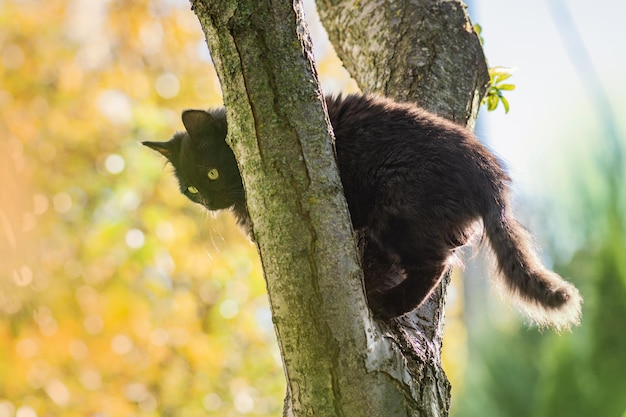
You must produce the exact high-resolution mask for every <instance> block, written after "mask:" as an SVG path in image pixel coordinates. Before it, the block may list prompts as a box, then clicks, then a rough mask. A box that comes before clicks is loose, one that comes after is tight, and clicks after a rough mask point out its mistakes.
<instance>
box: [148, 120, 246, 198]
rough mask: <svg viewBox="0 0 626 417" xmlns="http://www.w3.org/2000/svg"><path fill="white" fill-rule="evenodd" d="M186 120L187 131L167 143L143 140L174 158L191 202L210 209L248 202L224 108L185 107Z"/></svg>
mask: <svg viewBox="0 0 626 417" xmlns="http://www.w3.org/2000/svg"><path fill="white" fill-rule="evenodd" d="M182 119H183V124H184V125H185V129H186V132H179V133H176V134H175V135H174V136H173V137H172V139H170V140H169V141H167V142H142V143H143V144H144V145H145V146H148V147H149V148H152V149H154V150H156V151H158V152H159V153H161V154H162V155H163V156H165V157H166V158H167V159H168V160H169V161H170V163H171V164H172V166H173V167H174V173H175V175H176V178H177V179H178V183H179V185H180V191H181V192H182V193H183V194H185V195H186V196H187V197H188V198H189V199H190V200H191V201H193V202H196V203H198V204H202V205H203V206H205V207H206V208H207V209H209V210H220V209H225V208H228V207H232V206H235V205H237V206H241V205H243V204H245V196H244V190H243V185H242V182H241V175H240V174H239V169H238V167H237V161H236V160H235V155H234V154H233V152H232V150H231V149H230V147H229V146H228V144H227V143H226V115H225V113H224V110H223V109H220V110H212V111H204V110H185V111H184V112H183V115H182Z"/></svg>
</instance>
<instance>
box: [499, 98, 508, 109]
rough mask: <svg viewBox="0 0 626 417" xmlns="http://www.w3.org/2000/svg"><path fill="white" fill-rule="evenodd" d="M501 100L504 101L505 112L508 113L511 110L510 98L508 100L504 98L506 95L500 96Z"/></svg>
mask: <svg viewBox="0 0 626 417" xmlns="http://www.w3.org/2000/svg"><path fill="white" fill-rule="evenodd" d="M500 100H501V101H502V105H503V106H504V112H505V113H508V112H509V100H507V99H506V98H504V96H502V95H501V96H500Z"/></svg>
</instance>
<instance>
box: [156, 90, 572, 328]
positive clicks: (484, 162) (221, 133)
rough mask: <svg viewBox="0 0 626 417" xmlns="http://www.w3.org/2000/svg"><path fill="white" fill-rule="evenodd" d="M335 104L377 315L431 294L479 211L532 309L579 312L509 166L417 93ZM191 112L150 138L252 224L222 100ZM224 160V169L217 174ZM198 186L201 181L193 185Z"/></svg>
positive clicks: (212, 203) (540, 314)
mask: <svg viewBox="0 0 626 417" xmlns="http://www.w3.org/2000/svg"><path fill="white" fill-rule="evenodd" d="M326 104H327V107H328V114H329V116H330V120H331V123H332V125H333V129H334V133H335V138H336V142H335V146H336V150H337V159H338V165H339V170H340V175H341V181H342V183H343V187H344V192H345V195H346V199H347V202H348V206H349V209H350V215H351V217H352V223H353V226H354V229H355V230H356V231H357V232H358V233H359V234H360V235H361V236H363V237H364V239H365V241H366V244H365V245H364V246H363V247H365V248H367V249H366V250H365V251H364V256H363V266H364V272H365V277H366V286H367V289H368V299H369V303H370V307H372V309H373V310H374V311H375V312H376V313H378V315H379V316H382V317H396V316H399V315H402V314H404V313H407V312H409V311H411V310H413V309H414V308H416V307H418V306H419V305H420V304H421V303H422V302H423V301H424V300H425V299H426V298H428V296H429V295H430V293H431V292H432V290H433V289H434V288H435V287H436V285H437V284H438V283H439V282H440V280H441V277H442V275H443V273H444V272H445V270H446V269H447V268H448V267H449V265H450V260H451V259H452V258H453V257H454V252H455V250H456V249H457V248H458V247H460V246H462V245H464V244H466V243H468V241H469V240H470V238H471V237H472V236H473V235H474V234H475V227H473V226H475V224H476V222H477V221H479V220H482V222H483V224H484V227H485V231H486V236H487V238H488V239H489V242H490V246H491V248H492V250H493V252H494V254H495V258H496V261H497V265H498V269H499V270H500V272H501V275H502V276H503V278H504V283H505V286H506V288H507V289H508V290H509V291H510V292H511V293H512V294H513V295H514V296H516V297H515V298H516V299H517V300H519V301H521V304H522V306H523V307H524V310H526V312H527V313H528V314H529V315H530V316H531V317H532V318H533V319H534V320H535V321H537V322H538V323H539V324H540V325H553V326H554V327H556V328H557V329H561V328H566V327H569V326H570V325H572V324H576V323H577V322H578V321H579V317H580V304H581V301H582V300H581V298H580V296H579V294H578V291H577V290H576V288H575V287H574V286H572V285H571V284H569V283H567V282H566V281H564V280H563V279H562V278H561V277H559V276H558V275H557V274H555V273H553V272H551V271H549V270H547V269H546V268H545V267H543V265H542V264H541V263H540V262H539V260H538V258H537V255H536V254H535V252H534V250H533V247H532V245H531V243H530V238H529V236H528V234H527V233H526V232H525V230H524V228H523V227H522V226H521V225H520V224H519V223H518V222H517V221H516V220H515V219H514V218H513V217H512V216H511V212H510V209H509V202H508V183H509V177H508V176H507V174H506V172H505V171H504V169H503V167H502V164H501V163H500V161H499V160H498V159H497V158H496V157H495V156H494V155H493V154H492V153H491V152H489V150H488V149H487V148H486V147H485V146H483V145H482V144H481V143H480V142H479V141H478V140H477V139H476V138H475V137H474V136H473V135H472V134H471V133H470V132H468V131H467V130H466V129H464V128H463V127H460V126H458V125H456V124H454V123H452V122H450V121H447V120H445V119H443V118H440V117H438V116H435V115H433V114H431V113H428V112H427V111H425V110H423V109H421V108H419V107H417V106H415V105H413V104H400V103H396V102H394V101H392V100H389V99H385V98H381V97H376V96H371V95H365V96H361V95H350V96H347V97H345V98H341V97H339V98H327V99H326ZM183 123H184V125H185V128H186V130H187V132H186V133H177V134H176V135H175V136H174V137H173V138H172V139H171V140H170V141H169V142H144V144H145V145H147V146H149V147H151V148H153V149H156V150H157V151H159V152H161V153H162V154H163V155H165V156H166V157H167V158H168V159H169V160H170V161H171V163H172V165H173V166H174V170H175V173H176V176H177V178H178V180H179V182H180V187H181V191H182V192H183V193H184V194H185V195H187V196H188V197H189V198H190V199H191V200H193V201H195V202H197V203H200V204H203V205H204V206H205V207H206V208H208V209H209V210H219V209H224V208H227V207H232V208H233V209H234V213H235V215H236V216H237V218H238V220H239V223H240V224H243V225H246V226H247V225H248V223H249V217H248V214H247V211H246V206H245V197H244V190H243V186H242V182H241V177H240V175H239V171H238V168H237V164H236V161H235V157H234V155H233V153H232V151H231V150H230V148H229V147H228V145H227V144H226V142H225V137H226V117H225V114H224V111H223V109H222V110H215V111H210V112H205V111H202V110H188V111H185V112H184V113H183ZM215 167H217V168H218V169H219V179H218V180H209V179H208V178H207V176H206V174H207V172H208V170H210V169H212V168H215ZM190 185H192V186H194V187H196V188H197V189H198V191H199V192H198V193H196V194H191V193H189V191H188V190H187V187H189V186H190ZM399 273H400V274H403V275H404V276H405V279H404V280H402V281H401V282H400V283H399V284H397V285H395V286H392V287H391V288H389V289H380V288H384V285H382V286H379V287H377V288H376V289H374V288H373V287H374V285H373V284H371V283H373V282H375V281H379V283H380V281H381V274H382V275H384V277H383V278H382V281H384V280H385V279H386V277H387V276H397V275H398V274H399Z"/></svg>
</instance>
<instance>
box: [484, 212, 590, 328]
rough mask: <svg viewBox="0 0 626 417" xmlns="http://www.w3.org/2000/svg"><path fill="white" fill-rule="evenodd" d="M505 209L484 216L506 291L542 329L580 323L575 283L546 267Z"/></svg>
mask: <svg viewBox="0 0 626 417" xmlns="http://www.w3.org/2000/svg"><path fill="white" fill-rule="evenodd" d="M503 206H506V205H500V207H493V208H492V209H490V210H489V212H488V213H486V214H485V215H484V216H483V223H484V225H485V231H486V234H487V237H488V239H489V242H490V244H491V248H492V250H493V252H494V254H495V258H496V262H497V266H498V269H499V271H500V273H501V274H500V275H501V276H502V278H503V279H502V280H503V283H504V286H505V288H506V290H508V292H509V293H511V295H512V296H513V299H514V301H516V302H517V303H518V304H519V307H520V308H521V309H522V310H523V311H524V312H525V313H526V314H527V315H528V316H529V317H530V318H531V319H532V320H534V321H535V322H536V323H537V324H538V325H539V326H552V327H554V328H555V329H556V330H559V331H560V330H564V329H568V328H570V327H571V326H572V325H577V324H578V323H579V322H580V316H581V304H582V298H581V296H580V294H579V292H578V290H577V289H576V287H574V286H573V285H572V284H570V283H569V282H567V281H565V280H564V279H563V278H561V277H560V276H559V275H558V274H556V273H554V272H552V271H550V270H548V269H547V268H546V267H544V266H543V265H542V263H541V261H540V260H539V258H538V256H537V255H536V252H535V249H534V248H533V244H532V239H531V237H530V235H529V234H528V233H527V232H526V230H525V229H524V226H522V225H521V224H520V223H518V222H517V220H515V219H514V218H513V217H512V216H511V215H509V214H508V210H507V209H504V210H503V209H502V207H503Z"/></svg>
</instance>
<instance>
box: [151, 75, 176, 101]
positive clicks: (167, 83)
mask: <svg viewBox="0 0 626 417" xmlns="http://www.w3.org/2000/svg"><path fill="white" fill-rule="evenodd" d="M155 88H156V92H157V94H158V95H159V96H161V97H163V98H174V97H176V96H177V95H178V92H179V91H180V82H179V81H178V78H177V77H176V75H174V74H172V73H171V72H166V73H164V74H161V75H160V76H159V78H157V80H156V85H155Z"/></svg>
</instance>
